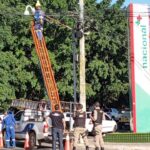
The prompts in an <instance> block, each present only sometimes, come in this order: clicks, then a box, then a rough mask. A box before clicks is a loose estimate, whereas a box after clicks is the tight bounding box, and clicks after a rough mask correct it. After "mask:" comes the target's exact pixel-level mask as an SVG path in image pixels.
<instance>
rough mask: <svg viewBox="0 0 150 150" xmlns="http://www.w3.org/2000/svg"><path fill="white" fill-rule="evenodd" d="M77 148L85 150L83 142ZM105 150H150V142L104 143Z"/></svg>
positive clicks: (91, 141)
mask: <svg viewBox="0 0 150 150" xmlns="http://www.w3.org/2000/svg"><path fill="white" fill-rule="evenodd" d="M89 145H90V150H95V149H94V138H93V137H89ZM23 147H24V143H21V142H17V148H15V150H21V149H24V148H23ZM35 149H38V150H51V149H52V147H51V144H47V143H42V146H41V147H40V148H38V147H36V148H35ZM1 150H8V149H6V148H2V149H1ZM77 150H85V147H84V145H83V144H79V147H78V149H77ZM105 150H150V143H142V144H141V143H105Z"/></svg>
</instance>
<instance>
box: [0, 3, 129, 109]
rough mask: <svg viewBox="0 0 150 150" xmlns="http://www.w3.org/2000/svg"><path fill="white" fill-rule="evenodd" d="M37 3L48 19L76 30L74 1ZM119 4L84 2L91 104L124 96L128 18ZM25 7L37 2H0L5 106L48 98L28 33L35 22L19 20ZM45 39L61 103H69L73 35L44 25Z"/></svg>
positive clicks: (0, 89) (0, 92)
mask: <svg viewBox="0 0 150 150" xmlns="http://www.w3.org/2000/svg"><path fill="white" fill-rule="evenodd" d="M41 2H42V9H43V10H44V11H45V12H46V15H48V16H49V17H53V18H54V19H57V20H59V21H60V22H62V23H63V24H67V25H69V26H70V27H72V28H74V27H75V26H76V23H77V21H78V9H79V8H78V4H77V1H76V0H72V1H70V0H61V1H60V0H45V1H41ZM123 2H124V1H123V0H118V1H117V2H116V3H115V4H113V5H111V0H103V1H102V2H101V3H96V1H95V0H87V1H86V2H85V19H86V20H85V21H86V22H85V31H90V32H91V34H90V35H89V36H87V37H86V59H87V61H86V82H87V84H86V85H87V89H86V90H87V100H88V101H89V103H93V101H91V100H99V99H100V100H101V101H103V102H104V103H109V102H113V101H116V100H118V99H119V98H120V97H124V96H125V95H126V94H127V93H128V69H127V32H126V28H127V19H126V16H125V13H124V12H125V10H126V8H122V4H123ZM27 4H30V5H32V6H34V5H35V2H34V1H30V0H26V1H24V0H7V1H6V0H1V5H0V10H1V12H0V19H1V24H0V32H1V35H0V61H1V63H0V77H1V78H0V102H1V104H4V105H5V104H6V105H7V104H8V101H9V102H11V99H14V98H27V99H42V98H47V94H46V90H45V87H44V82H43V78H42V74H41V69H40V64H39V60H38V57H37V55H36V52H35V47H34V43H33V39H32V36H31V32H30V21H31V20H32V19H33V18H32V16H30V17H25V16H23V15H22V14H23V12H24V9H25V6H26V5H27ZM44 36H45V39H46V43H47V48H48V50H49V56H50V59H51V62H52V68H53V70H54V73H55V79H56V82H57V85H58V90H59V94H60V97H61V100H68V101H69V100H73V63H72V62H73V60H72V59H73V56H72V55H73V49H72V31H70V30H68V29H66V28H64V26H61V25H60V24H58V23H57V22H55V23H54V22H45V24H44ZM116 58H117V59H116ZM78 67H79V66H78ZM78 75H79V72H78ZM78 79H79V78H78ZM91 79H92V80H91ZM78 83H79V80H78ZM78 87H79V86H78ZM78 93H79V88H78ZM5 107H6V106H5Z"/></svg>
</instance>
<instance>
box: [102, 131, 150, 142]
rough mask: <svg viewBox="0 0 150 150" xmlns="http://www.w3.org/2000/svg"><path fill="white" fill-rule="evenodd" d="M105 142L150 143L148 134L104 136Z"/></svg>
mask: <svg viewBox="0 0 150 150" xmlns="http://www.w3.org/2000/svg"><path fill="white" fill-rule="evenodd" d="M104 141H105V142H116V143H150V133H111V134H106V136H104Z"/></svg>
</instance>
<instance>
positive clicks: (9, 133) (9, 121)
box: [2, 111, 16, 148]
mask: <svg viewBox="0 0 150 150" xmlns="http://www.w3.org/2000/svg"><path fill="white" fill-rule="evenodd" d="M15 124H16V120H15V118H14V115H13V112H11V111H8V113H7V115H6V116H5V117H4V119H3V121H2V128H4V127H5V128H6V137H5V143H6V147H7V148H10V139H11V140H12V147H13V148H15V147H16V140H15Z"/></svg>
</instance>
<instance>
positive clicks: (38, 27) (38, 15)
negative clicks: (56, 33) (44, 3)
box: [34, 0, 45, 40]
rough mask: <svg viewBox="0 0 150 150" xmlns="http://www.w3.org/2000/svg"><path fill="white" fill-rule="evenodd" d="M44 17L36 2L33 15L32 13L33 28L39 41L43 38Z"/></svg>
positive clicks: (38, 3)
mask: <svg viewBox="0 0 150 150" xmlns="http://www.w3.org/2000/svg"><path fill="white" fill-rule="evenodd" d="M44 17H45V14H44V12H43V11H42V10H41V4H40V2H39V0H38V1H37V3H36V4H35V13H34V23H35V26H34V27H35V31H36V34H37V36H38V39H39V40H42V37H43V34H42V32H43V24H44Z"/></svg>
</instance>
